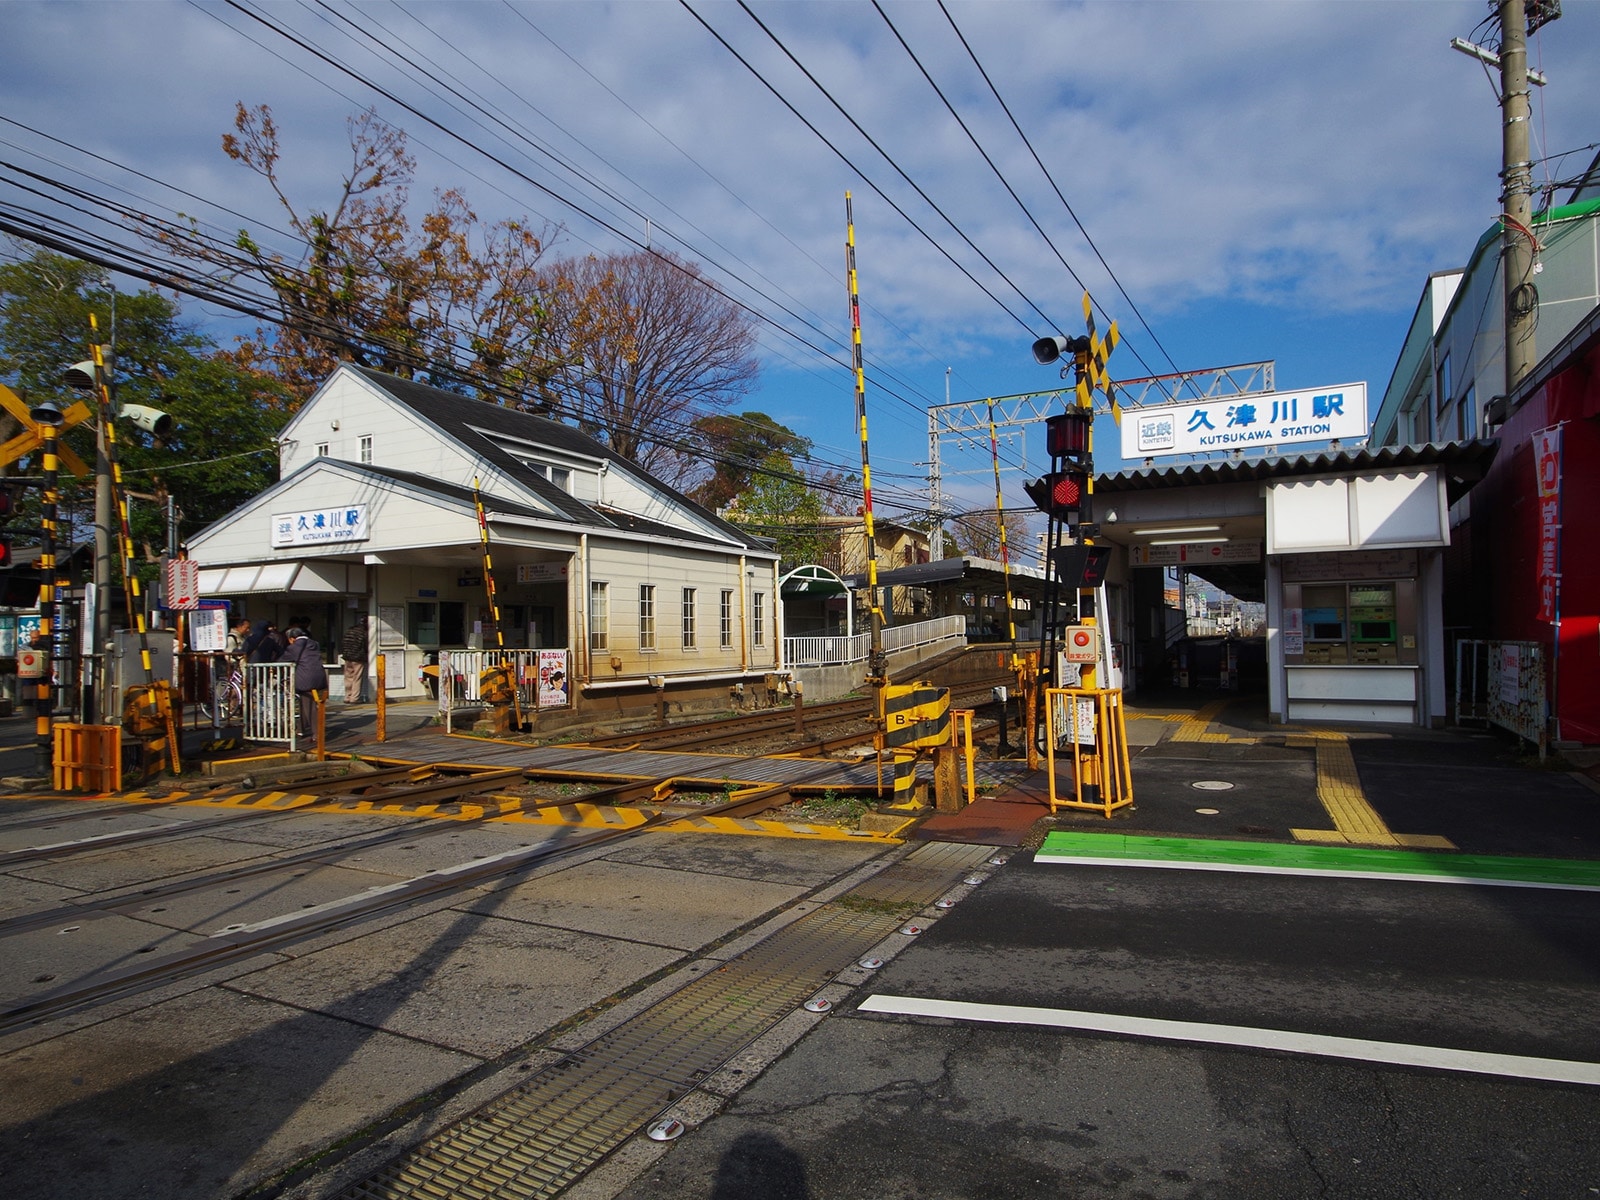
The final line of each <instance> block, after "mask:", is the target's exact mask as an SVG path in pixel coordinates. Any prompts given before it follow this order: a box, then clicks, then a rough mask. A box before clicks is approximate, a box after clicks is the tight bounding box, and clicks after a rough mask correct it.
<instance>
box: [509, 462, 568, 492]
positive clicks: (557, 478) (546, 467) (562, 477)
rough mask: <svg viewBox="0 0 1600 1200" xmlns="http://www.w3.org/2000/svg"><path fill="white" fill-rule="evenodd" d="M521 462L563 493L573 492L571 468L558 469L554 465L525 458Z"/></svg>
mask: <svg viewBox="0 0 1600 1200" xmlns="http://www.w3.org/2000/svg"><path fill="white" fill-rule="evenodd" d="M519 461H521V463H522V465H523V466H525V467H527V468H528V469H529V470H530V471H532V472H533V473H534V474H535V475H543V476H544V477H545V478H546V479H548V480H549V481H550V482H551V483H553V484H555V485H556V486H557V487H558V488H560V489H561V490H562V491H563V492H570V491H572V471H571V470H570V469H569V468H567V467H558V466H555V465H554V464H552V463H547V462H540V461H539V460H538V459H536V458H524V459H521V460H519Z"/></svg>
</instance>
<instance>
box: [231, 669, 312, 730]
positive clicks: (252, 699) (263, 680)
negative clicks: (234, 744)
mask: <svg viewBox="0 0 1600 1200" xmlns="http://www.w3.org/2000/svg"><path fill="white" fill-rule="evenodd" d="M297 699H298V697H296V695H295V691H294V664H293V663H292V662H275V663H250V664H249V665H247V666H246V667H245V669H244V737H245V740H246V741H247V742H281V743H283V744H284V745H286V746H288V747H289V749H291V750H296V749H298V748H299V743H300V731H299V724H298V722H297V721H296V720H295V704H296V701H297Z"/></svg>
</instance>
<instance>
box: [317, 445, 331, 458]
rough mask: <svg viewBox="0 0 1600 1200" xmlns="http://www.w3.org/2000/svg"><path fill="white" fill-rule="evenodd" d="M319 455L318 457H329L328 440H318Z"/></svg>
mask: <svg viewBox="0 0 1600 1200" xmlns="http://www.w3.org/2000/svg"><path fill="white" fill-rule="evenodd" d="M317 457H318V458H327V457H328V443H327V442H318V443H317Z"/></svg>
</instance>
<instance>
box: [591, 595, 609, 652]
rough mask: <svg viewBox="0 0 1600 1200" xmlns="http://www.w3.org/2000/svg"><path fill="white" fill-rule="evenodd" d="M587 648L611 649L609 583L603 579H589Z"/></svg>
mask: <svg viewBox="0 0 1600 1200" xmlns="http://www.w3.org/2000/svg"><path fill="white" fill-rule="evenodd" d="M596 597H598V598H599V604H598V606H597V605H596V603H595V599H596ZM589 649H591V650H610V649H611V584H610V583H609V582H607V581H606V580H604V579H591V580H590V581H589Z"/></svg>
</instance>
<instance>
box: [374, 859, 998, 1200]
mask: <svg viewBox="0 0 1600 1200" xmlns="http://www.w3.org/2000/svg"><path fill="white" fill-rule="evenodd" d="M992 853H993V849H992V848H991V847H988V846H961V845H953V844H949V843H938V842H935V843H929V844H928V845H926V846H923V847H921V848H919V849H918V850H917V851H916V852H915V853H913V854H911V855H908V856H907V857H906V858H904V859H902V860H901V861H900V862H899V863H897V864H895V865H894V866H892V867H889V868H887V869H886V870H884V871H882V872H880V873H879V874H877V875H875V876H873V877H872V878H871V879H869V880H866V881H865V882H864V883H862V884H861V885H860V886H859V887H857V888H855V889H854V890H852V891H851V892H849V893H847V894H846V895H845V896H843V897H840V898H839V900H836V901H834V902H831V903H829V904H825V905H823V906H821V907H820V908H818V909H817V910H815V911H814V912H811V913H808V914H807V915H806V916H804V917H802V918H800V919H799V920H798V921H795V922H794V923H793V924H790V925H788V926H785V927H784V928H783V929H782V930H780V931H778V932H777V933H775V934H774V935H773V936H772V937H770V938H767V939H766V940H765V941H763V942H761V943H760V944H759V945H757V946H755V947H753V948H752V949H750V950H749V951H747V952H746V953H744V954H741V955H740V956H739V957H738V958H736V959H733V960H732V961H730V962H729V963H727V964H726V965H725V966H723V967H721V968H719V969H718V970H716V971H714V972H712V973H711V974H709V975H705V976H702V977H701V978H699V979H697V980H695V981H694V982H692V983H690V984H688V985H687V986H685V987H683V988H681V989H680V990H678V991H677V992H674V993H673V994H672V995H671V996H668V997H666V998H664V999H663V1000H661V1001H660V1002H659V1003H658V1004H655V1005H652V1006H651V1007H650V1008H649V1009H647V1010H646V1011H645V1012H643V1013H641V1014H640V1015H639V1016H638V1017H636V1018H634V1019H633V1020H632V1021H630V1022H629V1023H628V1024H626V1025H624V1026H622V1027H620V1028H617V1029H614V1030H612V1031H610V1032H609V1033H606V1034H604V1035H602V1036H601V1037H599V1038H597V1039H596V1040H595V1041H593V1042H591V1043H589V1044H588V1045H587V1046H585V1047H583V1048H582V1049H580V1050H578V1051H576V1052H575V1053H573V1054H572V1055H570V1056H569V1057H567V1058H565V1059H563V1060H562V1061H560V1062H559V1063H556V1064H554V1065H553V1066H551V1067H548V1068H546V1069H545V1070H543V1071H541V1072H540V1073H539V1074H538V1075H536V1076H534V1077H533V1078H532V1079H530V1080H528V1081H527V1082H526V1083H524V1084H522V1085H521V1086H519V1087H517V1088H515V1089H513V1090H512V1091H510V1092H508V1093H506V1094H505V1095H504V1096H502V1097H500V1098H499V1099H498V1100H496V1101H494V1102H493V1103H491V1104H490V1105H488V1106H487V1107H486V1108H484V1109H482V1110H480V1111H479V1112H477V1113H474V1114H473V1115H472V1116H470V1117H467V1118H465V1119H464V1120H462V1121H460V1122H458V1123H457V1124H455V1125H454V1126H452V1127H451V1128H450V1129H447V1130H445V1131H444V1132H443V1133H441V1134H439V1135H438V1136H437V1137H434V1138H433V1139H431V1140H429V1141H427V1142H425V1143H423V1144H422V1145H421V1146H418V1147H417V1148H416V1149H415V1150H412V1151H410V1152H409V1153H407V1154H406V1155H403V1156H402V1157H401V1158H399V1159H397V1160H395V1161H394V1162H393V1163H391V1164H390V1165H389V1166H388V1167H387V1168H385V1169H384V1170H383V1171H381V1172H379V1173H378V1174H377V1175H375V1176H374V1177H372V1178H371V1179H368V1180H366V1181H365V1182H363V1183H360V1184H357V1185H356V1186H355V1187H353V1188H351V1189H350V1190H349V1191H347V1192H346V1193H344V1200H414V1198H421V1197H428V1198H436V1200H474V1198H476V1197H494V1198H495V1200H533V1198H536V1197H548V1196H554V1195H556V1194H557V1193H558V1192H560V1191H561V1190H562V1189H563V1188H565V1187H567V1186H568V1185H570V1184H571V1183H572V1182H573V1181H574V1180H575V1179H577V1178H578V1176H579V1175H581V1174H583V1172H584V1171H586V1170H588V1169H589V1168H590V1167H591V1166H593V1165H594V1164H595V1163H596V1162H598V1161H599V1160H600V1159H601V1158H603V1157H604V1156H605V1155H606V1154H608V1153H609V1152H610V1151H611V1150H612V1149H614V1148H615V1147H616V1146H618V1145H620V1144H621V1143H622V1142H623V1141H625V1140H626V1139H627V1138H628V1137H630V1136H631V1135H632V1134H633V1133H634V1132H636V1131H637V1130H638V1129H640V1128H642V1127H643V1126H644V1125H645V1124H646V1123H647V1122H648V1121H649V1120H650V1118H651V1117H653V1116H655V1115H656V1114H657V1113H659V1112H660V1111H661V1110H662V1109H663V1108H665V1107H666V1106H667V1105H669V1104H671V1103H672V1102H673V1101H674V1100H676V1099H678V1098H679V1097H680V1096H682V1095H683V1094H684V1093H685V1092H687V1091H689V1090H690V1089H691V1088H693V1087H694V1086H695V1085H696V1084H697V1083H699V1081H700V1080H702V1079H704V1078H705V1077H706V1076H707V1075H709V1074H711V1072H713V1071H714V1070H716V1069H717V1068H718V1067H719V1066H721V1065H722V1064H723V1063H724V1062H726V1061H727V1060H728V1059H729V1058H731V1057H732V1056H733V1055H734V1054H736V1053H737V1052H738V1051H739V1050H741V1049H743V1048H744V1047H745V1046H747V1045H749V1044H750V1043H751V1042H752V1041H754V1040H755V1039H756V1038H757V1037H759V1036H760V1035H761V1034H762V1033H764V1032H765V1031H766V1030H767V1029H769V1028H771V1027H772V1026H773V1025H775V1024H776V1023H777V1022H778V1021H780V1020H782V1019H783V1018H784V1017H785V1016H787V1015H788V1014H789V1013H791V1012H793V1011H794V1010H795V1009H796V1008H798V1007H799V1006H800V1005H801V1004H802V1003H803V1002H804V1001H805V1000H806V999H808V998H809V997H810V996H811V994H812V993H813V992H815V991H816V989H817V988H818V987H819V986H821V985H822V984H823V983H824V982H826V981H827V980H829V979H831V978H832V977H833V976H834V975H836V974H837V973H838V972H840V971H842V970H844V969H845V968H847V967H849V966H850V965H851V964H853V963H854V962H855V961H856V960H857V959H858V958H860V957H861V956H862V955H863V954H864V953H866V951H867V950H869V949H870V948H871V947H873V946H875V945H877V944H878V943H879V942H881V941H882V940H883V939H884V938H885V937H887V936H888V935H889V934H890V933H891V932H893V931H894V930H895V929H896V928H897V927H899V925H900V924H901V923H902V922H903V921H904V919H905V916H906V914H905V912H904V911H900V912H895V911H893V910H894V909H896V908H901V907H902V906H904V905H914V906H916V907H919V908H920V907H924V906H926V905H927V904H929V903H931V902H932V901H933V900H935V899H937V898H938V897H939V896H940V895H942V894H943V893H944V892H945V891H947V890H948V889H949V888H950V887H951V885H952V884H954V883H955V882H956V881H957V880H958V879H959V878H960V877H961V876H962V875H963V874H964V873H966V872H968V871H970V870H972V869H973V867H975V866H977V865H978V864H979V863H982V862H984V861H985V860H986V859H987V858H988V857H989V855H990V854H992ZM862 905H870V906H871V908H864V907H860V906H862Z"/></svg>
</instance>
